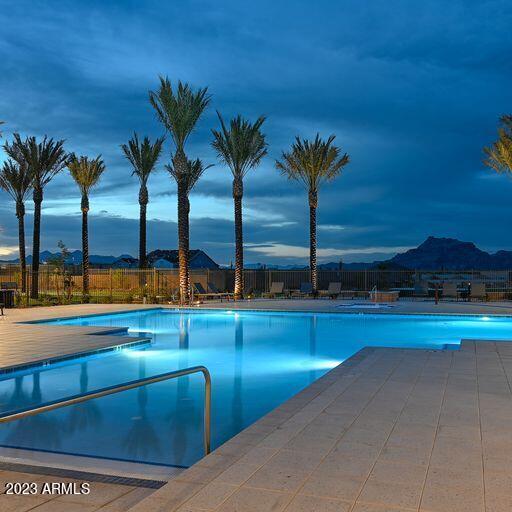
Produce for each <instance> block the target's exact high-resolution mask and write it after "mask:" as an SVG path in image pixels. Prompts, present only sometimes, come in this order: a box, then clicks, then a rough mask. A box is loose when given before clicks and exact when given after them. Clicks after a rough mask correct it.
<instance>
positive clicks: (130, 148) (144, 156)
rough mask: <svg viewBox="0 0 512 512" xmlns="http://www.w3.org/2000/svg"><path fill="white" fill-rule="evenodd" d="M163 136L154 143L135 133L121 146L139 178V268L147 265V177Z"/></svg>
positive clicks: (153, 165) (151, 169) (156, 158)
mask: <svg viewBox="0 0 512 512" xmlns="http://www.w3.org/2000/svg"><path fill="white" fill-rule="evenodd" d="M163 142H164V138H163V137H160V138H159V139H156V141H155V143H154V144H151V141H150V140H149V139H148V137H144V140H143V141H142V142H139V138H138V136H137V134H136V133H134V134H133V138H132V139H130V140H129V141H128V144H122V145H121V148H122V150H123V151H124V154H125V156H126V158H127V159H128V160H129V162H130V163H131V164H132V166H133V173H132V174H134V175H135V176H137V178H138V179H139V184H140V187H139V207H140V215H139V268H140V269H143V268H146V267H147V261H146V212H147V208H148V203H149V193H148V179H149V175H150V174H151V172H152V171H153V169H154V168H155V165H156V162H157V160H158V158H159V157H160V153H161V151H162V144H163Z"/></svg>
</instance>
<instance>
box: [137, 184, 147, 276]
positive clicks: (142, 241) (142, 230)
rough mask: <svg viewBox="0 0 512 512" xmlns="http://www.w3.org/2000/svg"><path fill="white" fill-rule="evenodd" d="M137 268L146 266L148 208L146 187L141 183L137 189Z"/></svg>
mask: <svg viewBox="0 0 512 512" xmlns="http://www.w3.org/2000/svg"><path fill="white" fill-rule="evenodd" d="M139 206H140V215H139V269H141V270H142V269H144V268H146V267H147V261H146V214H147V208H148V189H147V187H146V185H141V187H140V191H139Z"/></svg>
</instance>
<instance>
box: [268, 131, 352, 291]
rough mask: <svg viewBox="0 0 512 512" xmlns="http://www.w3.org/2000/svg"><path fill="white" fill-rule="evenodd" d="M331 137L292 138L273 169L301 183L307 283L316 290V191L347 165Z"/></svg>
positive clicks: (344, 155) (347, 158)
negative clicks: (305, 201)
mask: <svg viewBox="0 0 512 512" xmlns="http://www.w3.org/2000/svg"><path fill="white" fill-rule="evenodd" d="M334 139H335V136H334V135H331V136H330V137H329V138H328V139H327V140H325V141H324V140H322V139H321V138H320V135H318V134H317V135H316V137H315V139H314V140H313V141H312V142H311V141H309V140H307V139H303V140H301V139H300V138H299V137H296V139H295V143H294V144H292V148H291V151H290V152H288V153H287V152H283V154H282V156H281V161H279V160H276V168H277V169H278V170H280V171H281V172H282V174H283V175H285V176H287V177H288V178H289V179H292V180H296V181H298V182H301V183H302V184H304V186H305V187H306V189H307V191H308V199H309V267H310V271H311V284H312V285H313V290H315V291H316V289H317V285H318V280H317V270H316V209H317V207H318V189H319V188H320V185H321V184H322V183H323V182H325V181H331V180H333V179H334V178H336V176H338V175H339V174H340V172H341V169H342V168H343V167H345V165H347V164H348V162H349V157H348V155H347V154H346V153H345V154H342V152H341V149H340V148H338V147H337V146H335V145H333V142H334Z"/></svg>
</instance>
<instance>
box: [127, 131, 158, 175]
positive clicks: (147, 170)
mask: <svg viewBox="0 0 512 512" xmlns="http://www.w3.org/2000/svg"><path fill="white" fill-rule="evenodd" d="M163 143H164V137H160V138H158V139H156V141H155V143H154V144H152V143H151V141H150V140H149V138H148V137H144V139H143V140H142V142H140V141H139V137H138V135H137V134H136V133H134V134H133V137H132V138H131V139H130V140H129V141H128V144H122V145H121V148H122V150H123V152H124V154H125V157H126V158H127V159H128V161H129V162H130V163H131V164H132V167H133V173H132V174H134V175H135V176H137V177H138V178H139V180H140V182H141V184H143V185H146V183H147V181H148V178H149V175H150V174H151V172H152V171H153V169H154V168H155V165H156V163H157V161H158V159H159V157H160V153H161V152H162V146H163Z"/></svg>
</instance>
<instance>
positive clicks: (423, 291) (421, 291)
mask: <svg viewBox="0 0 512 512" xmlns="http://www.w3.org/2000/svg"><path fill="white" fill-rule="evenodd" d="M414 296H415V297H427V296H428V281H423V280H421V281H416V282H415V283H414Z"/></svg>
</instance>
